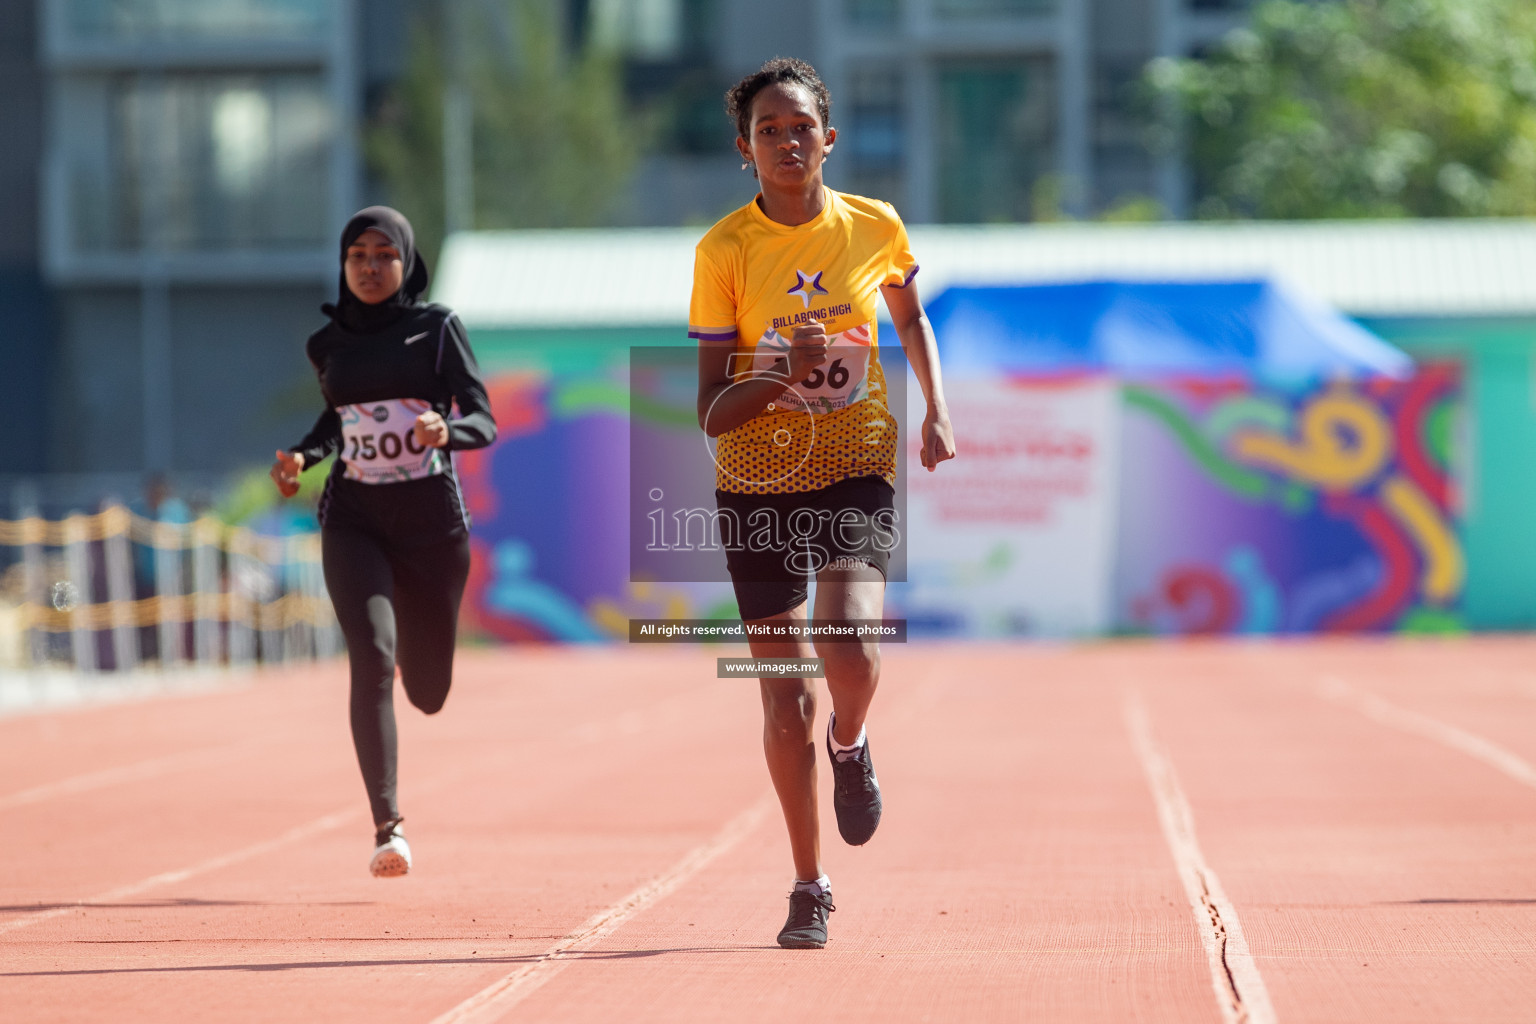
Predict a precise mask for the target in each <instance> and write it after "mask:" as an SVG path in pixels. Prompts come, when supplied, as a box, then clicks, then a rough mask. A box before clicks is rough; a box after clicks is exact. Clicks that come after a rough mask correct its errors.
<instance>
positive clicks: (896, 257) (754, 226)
mask: <svg viewBox="0 0 1536 1024" xmlns="http://www.w3.org/2000/svg"><path fill="white" fill-rule="evenodd" d="M826 195H827V201H826V205H825V206H824V207H823V208H822V211H821V213H819V214H818V215H817V216H816V218H815V219H814V220H811V221H809V222H807V223H805V224H798V225H795V226H790V225H787V224H779V223H777V222H775V221H772V220H769V219H768V215H767V214H765V213H764V212H763V211H762V208H761V207H759V206H758V205H757V200H756V199H755V198H754V199H753V201H752V202H750V203H748V204H747V205H746V206H743V207H742V208H741V209H739V210H737V211H735V212H734V213H731V214H729V215H728V216H726V217H725V218H723V219H722V220H721V221H720V222H719V223H718V224H716V225H715V226H714V227H712V228H710V229H709V233H708V234H706V235H705V236H704V238H703V240H702V241H700V242H699V244H698V248H697V249H696V250H695V253H694V264H693V301H692V303H691V305H690V308H689V313H688V325H689V326H688V336H689V337H691V338H696V339H698V340H700V341H701V342H705V341H712V342H725V341H732V340H734V341H735V342H736V354H735V356H734V357H733V359H732V366H731V373H732V376H733V377H735V378H736V379H745V378H746V377H749V376H751V375H753V374H760V373H764V372H768V373H771V372H772V368H773V365H774V363H775V361H776V360H777V359H778V358H779V356H780V355H782V354H783V353H784V352H786V351H787V350H788V348H789V339H790V338H791V337H792V336H793V335H794V330H795V328H796V327H797V326H799V325H801V324H804V323H806V322H808V321H810V320H812V319H814V320H816V321H818V322H820V323H821V324H822V325H823V326H824V327H825V329H826V332H827V336H828V337H827V341H828V350H827V361H826V362H825V363H823V364H822V365H821V366H820V367H818V368H817V370H816V371H815V372H813V373H812V374H811V376H810V377H809V378H807V379H806V380H805V381H803V382H801V383H799V384H796V385H794V386H792V387H791V388H790V389H789V390H786V391H785V392H784V394H783V395H781V396H780V397H779V398H778V399H776V400H775V401H774V402H773V403H771V404H770V405H769V406H768V407H767V408H766V409H764V410H763V411H762V412H760V413H758V414H757V416H756V417H754V418H753V419H751V420H748V421H747V422H746V423H743V424H742V425H741V426H739V427H737V428H736V429H734V430H731V431H727V432H726V433H724V434H721V435H720V437H719V439H718V444H717V445H716V449H715V481H716V486H717V487H718V488H719V489H720V490H722V491H729V492H734V493H737V494H781V493H797V492H801V491H814V490H820V489H821V488H823V487H830V486H831V485H832V484H835V483H837V482H838V481H840V480H847V479H849V478H851V477H857V476H880V477H884V478H885V479H886V481H887V482H889V483H891V484H894V483H895V481H896V452H897V437H896V418H895V417H894V416H893V415H892V414H891V409H890V403H889V401H888V399H887V391H886V384H885V374H884V371H883V370H882V368H881V366H880V349H879V333H878V327H877V324H876V319H875V313H876V304H877V303H878V302H879V300H880V288H881V286H891V287H898V288H904V287H906V286H907V285H908V284H910V283H911V281H912V277H913V275H914V274H916V273H917V261H916V260H915V259H914V258H913V256H912V250H911V245H910V243H909V242H908V241H907V229H906V227H905V226H904V225H903V224H902V223H901V218H900V217H899V216H897V214H896V211H895V210H894V209H892V207H891V206H890V204H888V203H882V202H880V201H878V200H875V199H865V198H863V197H862V196H851V195H845V194H843V193H841V192H834V191H832V190H831V189H827V190H826Z"/></svg>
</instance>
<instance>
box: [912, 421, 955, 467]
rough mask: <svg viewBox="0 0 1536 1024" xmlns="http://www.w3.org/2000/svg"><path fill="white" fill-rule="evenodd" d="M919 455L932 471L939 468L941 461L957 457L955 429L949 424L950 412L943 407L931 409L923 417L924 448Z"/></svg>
mask: <svg viewBox="0 0 1536 1024" xmlns="http://www.w3.org/2000/svg"><path fill="white" fill-rule="evenodd" d="M918 457H919V458H920V459H921V460H922V463H923V468H925V469H927V470H928V472H930V473H932V472H933V471H934V470H935V469H938V468H939V463H941V462H945V461H947V460H949V459H952V458H954V457H955V431H954V428H953V427H951V426H950V425H949V413H948V412H946V411H944V410H943V409H929V410H928V415H927V417H925V418H924V419H923V450H922V452H920V453H919V455H918Z"/></svg>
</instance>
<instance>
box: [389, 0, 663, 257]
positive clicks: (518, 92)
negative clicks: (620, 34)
mask: <svg viewBox="0 0 1536 1024" xmlns="http://www.w3.org/2000/svg"><path fill="white" fill-rule="evenodd" d="M465 28H466V31H464V32H463V38H462V40H461V42H460V44H459V46H458V47H457V48H456V49H457V53H456V56H455V60H454V67H453V68H452V71H453V73H454V74H455V75H456V76H460V77H459V78H458V80H459V81H460V82H462V84H463V87H464V89H465V91H466V92H467V94H468V96H469V101H470V106H471V109H472V111H473V115H472V127H471V140H472V144H471V149H472V152H473V165H472V166H473V176H474V205H473V212H474V226H475V227H476V228H552V227H583V226H590V225H597V224H602V223H603V222H604V221H605V219H606V218H607V217H608V216H609V214H610V213H611V211H612V210H613V207H614V204H615V202H616V200H617V199H618V198H619V194H620V190H621V189H622V187H623V185H624V183H625V181H627V180H628V178H629V175H630V173H631V172H632V171H633V169H634V166H635V163H636V161H637V159H638V157H639V155H640V142H639V139H640V135H641V132H640V130H639V128H638V127H637V126H636V122H635V120H634V118H632V117H631V116H630V115H629V113H628V112H627V111H626V109H625V104H624V95H623V87H622V81H621V77H620V75H621V65H620V61H619V59H618V58H617V56H616V55H613V54H610V53H605V52H602V51H599V50H597V49H595V48H588V49H587V50H585V51H583V52H580V53H576V54H571V53H568V52H567V51H566V47H565V46H564V44H563V40H562V34H561V31H560V28H559V20H558V10H557V7H556V5H555V4H554V3H552V2H550V0H492V2H491V3H489V4H481V5H478V6H477V7H474V8H472V9H471V12H469V13H468V14H467V15H466V26H465ZM444 53H445V47H444V42H443V33H442V30H441V28H440V27H438V26H435V25H427V24H420V25H418V28H417V31H416V32H414V33H413V43H412V49H411V53H410V57H409V61H408V63H407V68H406V73H405V75H404V77H403V78H402V79H401V81H400V82H399V84H398V85H397V86H396V88H395V89H394V91H393V92H392V94H391V96H390V97H389V99H388V100H386V102H385V103H384V104H383V105H382V108H381V113H380V116H379V117H378V118H377V120H376V122H375V123H374V124H373V125H372V126H371V127H370V128H369V130H368V133H367V140H366V149H367V154H368V158H369V160H370V162H371V164H372V166H373V167H374V169H375V170H376V171H377V172H378V173H379V175H380V177H381V178H382V179H383V181H384V184H385V187H386V188H387V189H388V191H389V194H390V197H391V201H392V202H394V203H395V204H396V205H397V206H398V207H399V208H400V209H401V211H402V212H404V213H405V214H406V215H407V216H409V217H410V218H411V222H412V225H413V226H414V227H415V228H416V232H417V236H418V238H419V239H420V244H421V247H422V250H423V251H424V252H426V253H428V254H429V255H435V254H436V252H437V250H438V247H439V245H440V244H441V241H442V237H443V232H444V221H445V210H444V195H443V91H444V88H445V86H446V84H447V67H446V61H445V56H444Z"/></svg>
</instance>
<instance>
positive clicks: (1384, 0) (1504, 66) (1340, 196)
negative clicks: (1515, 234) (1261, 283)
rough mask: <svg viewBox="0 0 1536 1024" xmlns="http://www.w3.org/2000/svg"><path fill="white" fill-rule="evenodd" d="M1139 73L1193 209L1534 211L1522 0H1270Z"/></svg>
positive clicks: (1298, 214) (1533, 93)
mask: <svg viewBox="0 0 1536 1024" xmlns="http://www.w3.org/2000/svg"><path fill="white" fill-rule="evenodd" d="M1147 81H1148V84H1149V86H1150V88H1151V91H1152V93H1153V95H1154V96H1155V97H1157V99H1158V102H1159V105H1160V108H1161V109H1162V110H1163V111H1164V118H1163V120H1162V123H1161V125H1160V128H1161V131H1162V134H1163V137H1164V138H1165V139H1170V138H1174V137H1177V136H1178V135H1179V134H1180V133H1182V135H1183V138H1184V140H1185V142H1186V144H1187V146H1188V155H1189V158H1190V161H1191V164H1192V166H1193V170H1194V175H1195V184H1196V192H1197V206H1196V213H1197V215H1198V216H1201V217H1210V218H1229V217H1261V218H1314V217H1405V216H1423V217H1449V216H1512V215H1530V214H1536V5H1533V4H1532V3H1531V2H1530V0H1339V2H1334V3H1301V2H1295V0H1267V2H1265V3H1262V4H1260V5H1259V6H1258V7H1256V8H1255V9H1254V11H1253V14H1252V18H1251V21H1250V24H1249V25H1248V27H1246V28H1244V29H1240V30H1238V31H1236V32H1233V33H1232V34H1230V35H1229V36H1228V37H1227V38H1226V39H1225V40H1224V42H1223V43H1222V45H1221V46H1220V47H1218V48H1217V49H1216V50H1214V51H1213V52H1212V53H1211V54H1209V55H1208V56H1206V57H1204V58H1203V59H1190V60H1171V59H1160V60H1158V61H1155V62H1154V63H1153V64H1152V65H1151V66H1150V67H1149V69H1148V72H1147Z"/></svg>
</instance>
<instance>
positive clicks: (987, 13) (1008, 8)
mask: <svg viewBox="0 0 1536 1024" xmlns="http://www.w3.org/2000/svg"><path fill="white" fill-rule="evenodd" d="M1056 5H1057V0H933V10H934V13H935V14H938V15H939V16H940V17H944V18H998V17H1009V16H1017V15H1021V14H1049V13H1051V12H1052V11H1054V10H1056Z"/></svg>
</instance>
